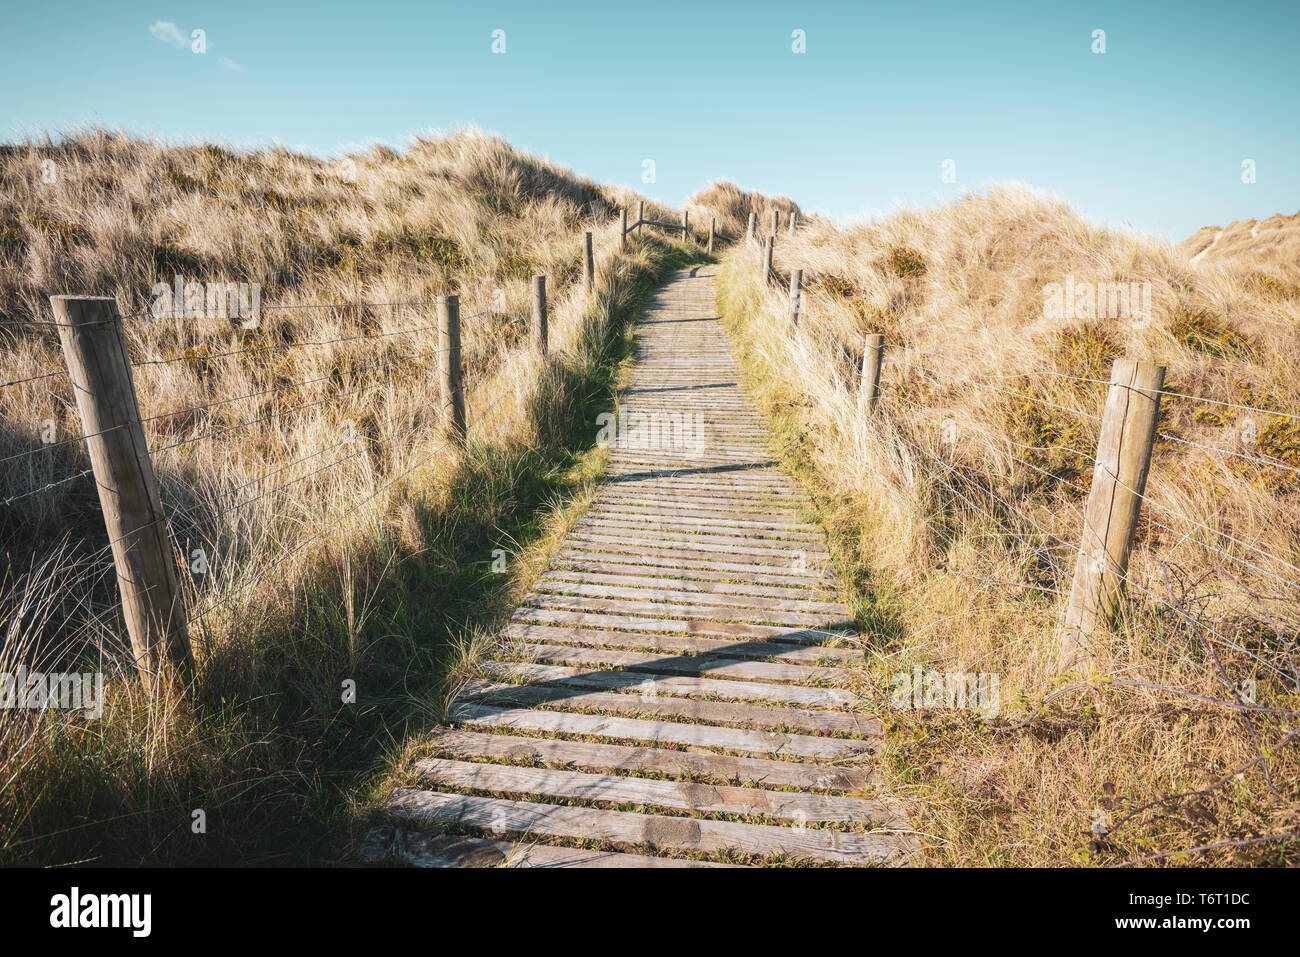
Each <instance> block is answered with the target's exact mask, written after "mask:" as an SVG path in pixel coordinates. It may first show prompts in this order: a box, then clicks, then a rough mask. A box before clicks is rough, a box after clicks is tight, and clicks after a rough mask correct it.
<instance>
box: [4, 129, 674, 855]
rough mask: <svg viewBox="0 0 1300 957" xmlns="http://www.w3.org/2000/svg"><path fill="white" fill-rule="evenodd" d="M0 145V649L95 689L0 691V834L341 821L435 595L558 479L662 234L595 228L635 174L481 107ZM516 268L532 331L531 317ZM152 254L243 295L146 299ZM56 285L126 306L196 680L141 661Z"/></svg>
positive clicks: (423, 679)
mask: <svg viewBox="0 0 1300 957" xmlns="http://www.w3.org/2000/svg"><path fill="white" fill-rule="evenodd" d="M0 160H2V162H0V316H2V317H3V321H2V322H0V338H3V340H4V359H3V370H2V372H0V381H2V382H4V383H10V382H17V381H19V380H31V381H27V382H23V383H22V384H18V385H8V386H6V387H4V388H0V459H3V460H4V461H3V462H2V463H0V500H7V499H10V498H11V497H12V498H13V499H14V501H12V503H11V504H8V505H6V506H5V507H4V508H3V509H0V541H2V542H3V551H4V554H5V565H6V567H5V575H4V585H3V591H2V592H0V607H3V609H4V613H5V623H4V627H5V639H4V645H3V649H4V654H3V656H2V659H3V660H0V664H3V665H4V666H5V668H6V669H9V670H12V668H11V667H10V666H16V665H17V664H18V663H25V664H27V665H28V666H29V667H32V668H36V669H39V670H46V671H52V670H83V669H84V668H86V667H93V668H95V669H98V670H103V671H105V672H107V673H108V674H109V676H110V683H109V691H108V700H107V703H106V710H105V715H104V717H103V719H102V720H99V721H83V720H81V719H80V718H78V717H76V716H74V715H64V714H60V713H57V712H53V711H46V712H37V713H33V712H30V711H21V710H9V711H5V712H0V767H2V768H3V769H4V770H3V773H0V807H2V808H3V809H4V811H3V813H2V814H0V818H2V819H3V820H4V821H5V824H4V826H3V827H2V828H0V859H4V860H9V861H30V862H38V863H46V864H50V863H66V862H72V861H79V860H95V861H101V862H105V861H107V862H116V863H123V862H131V861H134V860H152V861H171V862H196V861H207V862H232V861H243V862H258V861H273V860H300V861H301V860H310V859H315V855H317V854H319V853H326V854H328V853H330V852H329V851H325V852H322V851H321V850H320V848H319V847H318V846H316V844H315V843H313V842H321V841H335V842H336V843H337V839H338V835H337V833H332V834H330V833H327V829H326V828H325V827H324V826H323V825H325V824H329V823H337V821H336V819H337V818H338V816H339V815H340V814H341V813H344V812H343V811H340V808H345V807H346V804H347V801H348V798H347V795H346V794H341V793H340V792H342V791H345V790H346V788H345V787H344V784H343V783H342V782H350V783H351V784H355V780H356V777H357V776H358V775H364V773H365V764H366V762H367V761H369V762H374V761H375V758H376V755H377V753H378V750H379V749H382V748H383V747H385V746H387V745H385V743H384V742H391V740H392V739H394V738H395V737H397V736H399V733H398V732H399V730H400V729H395V728H394V727H393V721H394V720H395V718H394V716H395V715H397V716H400V715H401V714H402V712H403V710H406V711H409V710H410V708H411V705H410V703H409V702H407V703H405V704H403V702H402V699H403V698H404V695H403V692H402V690H401V689H407V691H409V692H410V694H411V695H413V696H417V697H432V696H433V695H434V694H436V684H437V681H436V679H437V676H438V675H439V674H441V672H442V669H443V665H444V663H445V662H444V659H445V658H446V657H447V655H448V652H447V650H446V645H447V644H448V643H449V641H450V639H451V637H452V636H453V633H454V632H455V630H456V622H457V621H460V622H462V623H463V622H464V621H466V620H467V619H469V618H471V617H473V616H475V615H480V617H481V613H482V611H483V608H482V607H480V606H481V605H484V604H491V598H490V595H489V593H490V592H491V589H489V588H488V587H487V586H486V585H484V584H483V579H484V574H483V572H484V570H485V569H486V567H487V565H488V563H489V562H490V561H491V558H492V553H491V547H492V545H493V544H494V542H495V540H496V539H497V538H500V536H501V535H503V534H506V531H503V530H509V529H512V528H513V529H516V530H517V529H518V528H519V527H520V524H521V523H522V522H525V521H526V517H525V516H526V513H528V512H530V511H531V510H532V509H533V508H534V507H537V506H539V505H542V506H544V505H545V498H544V496H545V495H546V494H554V493H553V492H548V491H547V490H548V489H551V488H552V485H556V487H558V485H557V483H553V482H552V480H551V473H552V472H553V471H554V470H555V468H556V467H557V463H560V462H562V461H563V458H564V456H565V455H566V454H568V452H567V450H568V449H569V448H570V447H572V445H573V443H574V442H575V441H579V440H580V439H581V436H579V435H577V434H576V433H575V432H574V431H573V429H574V427H575V425H578V424H585V419H586V418H589V416H588V415H587V412H586V408H585V407H586V404H587V403H589V402H590V401H591V400H592V397H593V396H594V395H596V393H597V391H598V387H599V386H600V383H601V381H602V377H603V376H604V375H605V374H606V373H605V371H603V370H604V369H605V366H607V365H608V363H609V361H610V359H609V349H610V343H611V339H610V337H611V335H612V334H613V331H614V329H615V327H616V326H617V324H618V323H619V322H621V321H622V320H623V319H625V318H626V316H627V313H628V312H629V310H630V309H631V308H632V306H633V304H634V303H635V301H636V297H637V296H638V295H639V294H641V293H642V292H644V289H645V288H646V286H647V284H648V282H649V280H650V277H652V276H653V275H654V273H655V272H656V270H658V269H660V268H663V264H664V263H665V262H666V261H667V257H670V256H671V252H666V251H665V248H664V247H663V246H662V244H659V245H656V244H654V243H641V242H639V241H638V242H634V243H633V245H632V247H631V248H630V249H629V250H628V251H627V252H626V253H620V252H619V251H618V243H617V236H616V226H614V225H612V224H613V223H614V221H615V217H616V209H617V207H618V206H619V205H627V204H629V203H633V202H635V199H636V197H635V195H634V194H632V193H630V192H626V191H622V190H618V189H610V188H604V187H600V186H597V185H596V184H594V183H591V182H589V181H586V180H582V179H580V178H578V177H576V176H574V175H573V174H572V173H571V172H569V171H567V170H564V169H562V168H560V167H557V166H555V165H553V164H551V163H549V162H546V161H543V160H539V159H536V158H534V157H530V156H527V155H525V154H522V153H519V152H517V151H515V150H513V149H512V148H511V147H509V145H508V144H506V143H504V142H503V141H501V140H499V139H496V138H493V137H490V136H487V135H484V134H482V133H479V132H477V131H473V130H468V131H463V132H461V133H457V134H455V135H453V136H450V137H447V138H442V139H423V140H417V141H415V142H414V143H412V144H411V145H410V146H409V148H407V149H406V150H404V151H403V152H401V153H397V152H394V151H391V150H388V149H385V148H376V149H374V150H371V151H370V152H369V153H366V154H364V155H356V156H352V157H348V158H346V159H345V160H343V161H338V162H332V163H331V162H325V161H321V160H318V159H315V158H313V157H309V156H303V155H299V154H294V153H291V152H289V151H286V150H283V149H272V150H252V151H232V150H228V149H224V148H221V147H217V146H213V145H202V146H177V145H168V144H164V143H159V142H155V141H151V140H142V139H135V138H130V137H126V136H122V135H118V134H113V133H108V132H104V131H89V132H84V133H79V134H76V135H73V136H70V137H69V138H67V139H66V140H63V141H61V142H58V143H53V142H41V143H37V142H29V143H26V144H23V145H21V146H15V147H6V148H4V150H3V154H2V155H0ZM50 170H52V171H53V173H52V177H51V175H50V173H49V171H50ZM652 209H655V211H656V214H658V215H664V216H665V217H666V216H667V215H669V213H668V211H666V210H659V209H658V208H657V207H655V206H654V205H653V204H652ZM585 230H592V231H594V233H595V242H596V249H597V257H596V270H597V277H596V279H597V281H596V289H595V292H594V293H593V294H591V295H588V294H587V293H586V292H585V290H583V289H582V288H581V283H579V282H578V281H577V279H578V276H579V271H580V268H581V267H580V260H579V250H580V248H581V241H582V233H583V232H584V231H585ZM534 273H545V274H547V275H548V278H549V290H548V291H549V294H550V326H551V329H550V344H551V352H552V357H551V359H550V360H549V361H547V362H543V361H541V360H540V359H539V358H538V357H537V356H536V355H535V353H534V352H533V350H532V349H531V347H530V345H529V343H528V342H527V317H528V313H529V309H530V304H529V301H528V298H527V297H528V292H527V288H528V280H529V278H530V277H531V276H532V275H533V274H534ZM176 274H181V275H183V276H184V278H185V279H186V280H193V281H204V282H209V281H210V282H247V283H258V284H260V285H261V287H262V293H261V303H262V309H263V312H262V317H261V321H260V323H258V324H257V326H256V327H255V328H248V329H246V328H243V326H242V325H241V323H240V322H232V321H231V320H228V319H225V318H218V317H216V316H212V317H199V318H184V319H171V318H155V316H154V315H153V314H152V310H151V308H150V307H151V295H152V290H153V287H154V285H155V284H156V283H159V282H162V283H171V282H172V281H173V277H174V276H175V275H176ZM444 293H456V294H458V295H459V296H460V298H461V316H462V335H463V353H464V360H465V372H466V389H467V395H468V406H469V419H470V443H469V445H468V446H467V447H465V448H464V449H460V448H457V447H455V446H453V445H450V444H448V443H447V442H446V440H445V438H444V429H445V424H446V423H444V422H442V421H441V419H440V412H439V407H438V402H437V395H438V383H437V356H438V343H437V332H436V328H434V327H435V325H436V320H435V314H434V307H433V304H432V302H431V300H432V299H433V298H434V297H435V296H436V295H439V294H444ZM52 294H85V295H111V296H114V297H115V298H116V299H117V300H118V303H119V306H120V308H121V310H122V312H123V313H124V314H126V315H127V319H126V330H127V337H128V345H129V350H130V353H131V358H132V360H133V362H134V363H135V369H134V375H135V383H136V389H137V393H138V396H139V400H140V406H141V411H142V415H143V416H144V418H145V419H146V422H145V435H146V438H147V441H148V443H149V446H150V448H151V449H152V450H154V453H155V454H154V455H153V456H152V458H153V461H154V464H155V469H156V470H157V472H158V474H159V477H160V481H161V485H162V497H163V502H164V506H165V508H166V509H167V511H168V513H169V516H170V520H171V527H172V532H173V537H174V541H175V547H176V551H177V558H178V561H180V562H181V563H182V567H185V566H191V563H192V559H193V557H194V556H195V554H196V549H201V550H202V552H203V562H205V563H206V565H207V569H206V571H205V572H203V573H195V574H191V575H189V576H187V578H188V581H187V585H188V586H189V589H190V592H191V594H190V596H189V598H190V608H191V610H192V616H193V617H192V623H191V626H190V631H191V637H192V640H193V642H194V644H195V650H196V654H197V657H198V661H199V683H198V690H197V692H196V695H195V698H194V699H193V700H192V701H190V702H179V703H170V704H168V705H167V706H160V705H157V704H154V703H150V702H148V701H146V700H144V699H143V698H142V696H141V695H140V694H139V692H138V687H137V686H136V685H135V683H134V681H133V679H132V673H131V666H130V653H129V648H128V647H127V644H126V641H125V638H124V635H123V633H122V627H121V621H120V617H119V615H118V613H117V609H116V603H117V595H116V586H115V581H114V577H113V572H112V568H111V560H110V558H109V556H108V555H107V553H106V549H105V546H106V536H105V532H104V527H103V521H102V517H101V516H100V514H99V505H98V500H97V495H96V492H95V489H94V486H93V485H92V484H91V479H90V477H89V476H87V475H83V474H82V473H83V472H85V470H86V469H87V467H88V464H89V463H88V461H87V460H86V457H85V449H84V445H83V443H82V442H80V441H79V440H78V438H77V437H78V435H79V434H80V425H79V422H78V421H77V414H76V407H75V403H74V401H73V398H72V395H71V392H70V384H69V382H68V380H67V377H66V375H63V374H61V373H60V372H59V370H61V369H62V368H63V362H62V358H61V355H60V353H59V348H58V342H57V338H56V337H55V336H54V330H52V329H51V328H49V327H48V326H47V325H43V323H48V322H49V321H50V320H51V318H52V317H51V315H50V312H49V307H48V296H49V295H52ZM47 372H55V373H56V374H55V375H53V376H50V377H46V378H34V377H38V376H45V374H46V373H47ZM566 429H568V430H569V431H566ZM51 432H52V433H53V437H54V439H55V441H54V442H53V444H49V443H47V442H45V441H43V440H42V434H43V433H44V434H45V437H49V436H50V433H51ZM593 434H594V433H593ZM46 486H52V487H50V488H48V489H47V488H46ZM539 496H541V497H542V498H541V500H540V501H538V500H537V499H538V497H539ZM198 567H202V565H201V564H199V565H198ZM483 596H488V597H483ZM349 679H351V680H356V681H357V682H358V684H359V685H360V689H359V692H358V695H359V698H358V700H359V704H358V705H357V706H356V707H355V708H351V709H349V708H348V707H346V706H344V705H342V703H341V694H340V688H341V684H342V682H343V681H345V680H349ZM418 710H419V709H418V706H417V707H416V711H417V712H418ZM193 807H206V808H207V809H208V812H209V814H210V815H211V816H212V817H213V818H214V819H218V818H221V817H222V816H224V825H225V826H224V828H220V827H217V826H214V827H213V829H212V830H213V832H219V833H220V836H216V834H214V835H213V836H212V837H211V838H210V839H200V838H197V837H196V838H191V837H190V834H191V826H190V821H189V820H188V818H189V811H186V810H184V809H185V808H193ZM286 822H290V823H286ZM297 824H301V825H303V827H301V828H298V829H297V830H295V827H294V826H291V825H297ZM344 826H346V822H344ZM295 841H296V842H299V844H298V846H294V847H290V846H289V845H291V844H293V843H294V842H295ZM333 850H334V851H337V848H336V847H335V848H333Z"/></svg>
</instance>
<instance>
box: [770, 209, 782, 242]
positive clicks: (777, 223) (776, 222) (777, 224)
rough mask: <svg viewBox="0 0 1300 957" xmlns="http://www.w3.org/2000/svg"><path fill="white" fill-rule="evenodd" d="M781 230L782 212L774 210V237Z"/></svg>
mask: <svg viewBox="0 0 1300 957" xmlns="http://www.w3.org/2000/svg"><path fill="white" fill-rule="evenodd" d="M780 228H781V211H780V210H777V209H774V210H772V235H773V236H775V235H776V231H777V230H778V229H780Z"/></svg>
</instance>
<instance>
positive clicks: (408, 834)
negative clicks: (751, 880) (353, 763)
mask: <svg viewBox="0 0 1300 957" xmlns="http://www.w3.org/2000/svg"><path fill="white" fill-rule="evenodd" d="M361 859H362V860H364V861H369V862H371V863H382V862H384V861H386V860H394V859H395V860H400V861H403V862H405V863H407V864H410V865H411V866H413V867H732V866H734V865H731V864H721V863H717V862H713V861H694V860H689V859H687V858H681V857H650V856H648V855H645V854H621V853H619V852H617V851H588V850H583V849H581V848H575V847H557V846H556V845H553V844H515V843H511V842H510V841H493V840H487V839H484V838H481V837H463V836H461V835H455V834H443V833H439V832H437V831H410V830H407V829H406V828H402V827H392V826H385V827H377V828H374V829H373V830H371V831H370V832H369V833H368V834H367V835H366V837H365V840H364V842H363V843H362V846H361Z"/></svg>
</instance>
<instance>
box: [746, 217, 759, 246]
mask: <svg viewBox="0 0 1300 957" xmlns="http://www.w3.org/2000/svg"><path fill="white" fill-rule="evenodd" d="M757 224H758V214H757V213H755V212H753V211H751V212H750V214H749V226H748V227H746V229H745V242H747V243H752V242H753V241H754V230H755V228H756V226H757Z"/></svg>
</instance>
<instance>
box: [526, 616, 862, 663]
mask: <svg viewBox="0 0 1300 957" xmlns="http://www.w3.org/2000/svg"><path fill="white" fill-rule="evenodd" d="M503 634H504V635H505V636H506V637H507V638H518V639H520V640H523V641H535V642H538V643H540V644H551V645H582V646H584V647H587V648H643V649H645V650H647V651H654V652H667V651H675V652H684V653H686V654H692V655H705V654H712V655H718V654H721V655H724V656H727V657H731V658H775V659H779V660H781V661H793V662H797V663H800V664H809V665H820V664H827V665H834V664H838V663H844V662H849V661H861V660H862V652H860V651H858V650H856V649H852V648H831V647H827V646H825V645H816V644H798V643H795V642H784V641H771V642H765V641H750V640H743V641H737V640H735V639H734V638H700V637H696V636H694V635H691V636H686V635H661V634H657V633H655V632H643V631H612V630H606V629H590V628H555V627H552V626H551V625H536V624H529V623H527V622H522V621H516V622H512V623H511V624H509V625H507V626H506V628H505V631H504V632H503Z"/></svg>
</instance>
